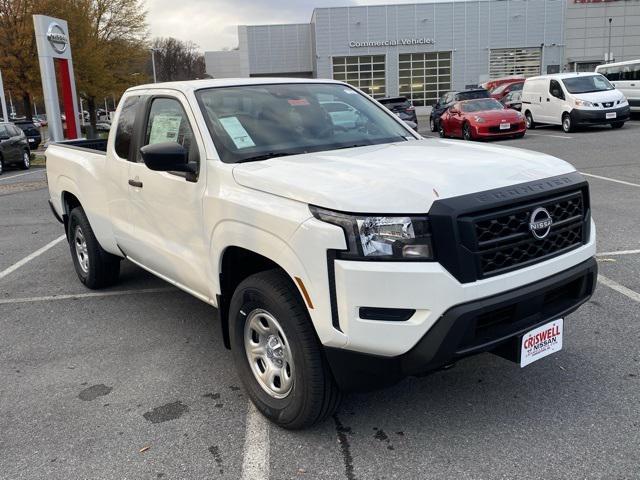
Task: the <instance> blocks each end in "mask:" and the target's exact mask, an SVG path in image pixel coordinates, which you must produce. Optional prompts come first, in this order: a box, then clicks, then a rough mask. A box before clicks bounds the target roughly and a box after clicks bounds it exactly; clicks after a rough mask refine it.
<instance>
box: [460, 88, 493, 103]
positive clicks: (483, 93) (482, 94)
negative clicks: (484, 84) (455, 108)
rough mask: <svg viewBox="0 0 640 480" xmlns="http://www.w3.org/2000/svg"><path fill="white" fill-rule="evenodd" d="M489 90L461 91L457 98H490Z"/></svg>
mask: <svg viewBox="0 0 640 480" xmlns="http://www.w3.org/2000/svg"><path fill="white" fill-rule="evenodd" d="M489 96H490V95H489V91H488V90H470V91H468V92H460V93H458V94H457V95H456V100H458V101H460V100H471V99H474V98H489Z"/></svg>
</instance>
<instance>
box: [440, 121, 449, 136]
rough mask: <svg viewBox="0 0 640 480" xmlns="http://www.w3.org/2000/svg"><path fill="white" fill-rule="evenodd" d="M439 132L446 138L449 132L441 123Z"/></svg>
mask: <svg viewBox="0 0 640 480" xmlns="http://www.w3.org/2000/svg"><path fill="white" fill-rule="evenodd" d="M438 133H439V134H440V138H445V137H446V136H447V134H446V133H445V131H444V126H443V125H442V123H440V128H439V129H438Z"/></svg>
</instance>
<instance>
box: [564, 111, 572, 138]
mask: <svg viewBox="0 0 640 480" xmlns="http://www.w3.org/2000/svg"><path fill="white" fill-rule="evenodd" d="M562 131H563V132H564V133H571V132H573V122H572V121H571V115H569V114H568V113H564V114H563V115H562Z"/></svg>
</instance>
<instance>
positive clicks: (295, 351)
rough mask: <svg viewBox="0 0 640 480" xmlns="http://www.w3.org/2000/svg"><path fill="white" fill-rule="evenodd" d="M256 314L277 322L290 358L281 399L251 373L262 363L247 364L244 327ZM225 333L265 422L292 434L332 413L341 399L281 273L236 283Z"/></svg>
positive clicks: (307, 321)
mask: <svg viewBox="0 0 640 480" xmlns="http://www.w3.org/2000/svg"><path fill="white" fill-rule="evenodd" d="M259 312H267V313H268V314H269V315H271V316H272V318H273V319H277V323H278V324H279V326H280V327H281V330H282V333H283V334H284V338H283V337H282V336H280V339H282V340H283V342H282V344H283V345H285V346H286V347H287V348H288V350H287V352H288V353H287V355H290V357H291V359H292V360H291V365H292V367H291V368H292V374H291V378H292V379H293V383H292V386H291V387H290V390H289V391H288V392H285V393H284V396H283V397H281V398H276V397H274V395H273V394H272V393H268V391H267V390H268V387H266V386H263V385H262V384H261V383H260V381H259V380H258V378H257V375H256V374H254V372H253V370H252V368H254V367H255V366H258V368H260V367H259V365H264V364H265V363H266V361H262V363H261V364H260V361H258V362H255V361H254V363H250V361H249V359H248V356H247V353H246V348H245V327H246V326H247V324H249V325H251V319H252V318H255V316H256V315H259ZM247 328H248V329H249V327H247ZM248 332H249V333H248V335H249V337H248V338H250V339H251V341H262V340H261V339H259V340H256V337H254V336H253V333H252V332H253V331H252V330H251V329H249V330H248ZM229 334H230V340H231V350H232V353H233V357H234V363H235V366H236V370H237V372H238V375H239V377H240V379H241V381H242V383H243V385H244V387H245V389H246V391H247V394H248V395H249V398H250V399H251V401H252V402H253V403H254V405H255V406H256V408H257V409H258V410H259V411H260V412H261V413H262V414H263V415H264V416H265V417H267V418H268V419H269V420H271V421H272V422H274V423H276V424H277V425H279V426H281V427H283V428H287V429H291V430H297V429H302V428H307V427H310V426H311V425H314V424H316V423H318V422H321V421H322V420H324V419H326V418H327V417H328V416H330V415H332V414H333V413H334V412H335V410H336V408H337V407H338V404H339V403H340V399H341V396H342V395H341V392H340V389H339V388H338V386H337V385H336V383H335V380H334V378H333V375H332V374H331V371H330V369H329V366H328V364H327V362H326V359H325V357H324V354H323V351H322V346H321V345H320V342H319V340H318V338H317V336H316V333H315V330H314V327H313V324H312V323H311V319H310V318H309V315H308V313H307V309H306V307H305V306H304V304H303V303H302V300H301V298H300V296H299V294H298V291H297V290H296V288H295V287H294V285H293V284H292V282H291V280H290V279H289V278H288V276H287V275H286V274H285V273H284V272H282V271H280V270H269V271H265V272H260V273H257V274H255V275H251V276H250V277H248V278H246V279H245V280H244V281H243V282H242V283H240V285H239V286H238V288H237V289H236V291H235V292H234V294H233V297H232V299H231V305H230V308H229ZM265 336H266V334H265ZM269 338H270V337H269ZM267 357H268V358H274V357H273V356H268V355H267ZM275 358H277V357H275ZM285 358H286V357H285ZM271 366H272V365H270V367H271ZM276 367H278V365H276ZM280 368H281V367H280ZM282 372H284V370H282Z"/></svg>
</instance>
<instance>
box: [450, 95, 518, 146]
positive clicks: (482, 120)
mask: <svg viewBox="0 0 640 480" xmlns="http://www.w3.org/2000/svg"><path fill="white" fill-rule="evenodd" d="M525 130H526V125H525V119H524V115H522V114H521V113H520V112H516V111H515V110H511V109H507V108H505V106H504V105H502V104H501V103H500V102H499V101H497V100H495V99H493V98H481V99H477V100H467V101H464V102H457V103H454V104H453V105H452V106H451V107H449V109H448V110H447V111H446V112H444V113H443V114H442V117H441V118H440V136H441V137H461V138H463V139H465V140H480V139H485V138H501V137H513V138H521V137H523V136H524V132H525Z"/></svg>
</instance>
